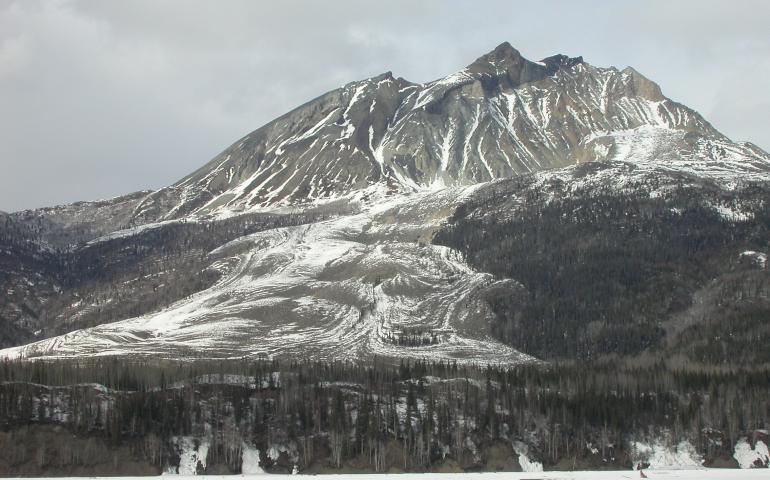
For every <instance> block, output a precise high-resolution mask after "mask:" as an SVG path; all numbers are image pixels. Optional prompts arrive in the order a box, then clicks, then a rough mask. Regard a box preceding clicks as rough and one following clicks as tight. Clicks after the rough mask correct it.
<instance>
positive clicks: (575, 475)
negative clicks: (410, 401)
mask: <svg viewBox="0 0 770 480" xmlns="http://www.w3.org/2000/svg"><path fill="white" fill-rule="evenodd" d="M644 474H645V475H646V476H647V478H659V479H690V480H696V479H698V480H699V479H714V480H716V479H719V480H733V479H736V480H743V479H760V478H761V479H767V478H770V470H767V469H763V468H762V469H750V470H738V469H712V470H645V472H644ZM265 476H269V477H270V478H275V479H282V478H297V476H294V475H274V474H263V475H206V478H207V479H209V480H226V479H231V478H233V477H241V478H249V477H254V478H256V477H260V478H261V477H265ZM173 477H174V478H175V479H179V480H189V479H193V478H196V477H195V476H192V475H190V476H187V475H174V476H173ZM308 477H312V478H314V479H317V480H361V479H362V478H364V477H366V480H393V479H398V480H428V479H436V480H461V479H462V480H466V479H467V480H537V479H544V480H545V479H550V480H561V479H563V480H573V479H574V480H579V479H583V480H590V479H597V480H615V479H627V478H628V479H631V478H643V477H641V475H640V473H639V472H636V471H580V472H529V473H528V472H497V473H402V474H370V475H363V474H341V475H309V476H308ZM69 478H80V477H69ZM83 478H85V477H83ZM89 478H92V479H98V480H108V479H111V478H121V479H123V480H144V479H147V478H150V477H89Z"/></svg>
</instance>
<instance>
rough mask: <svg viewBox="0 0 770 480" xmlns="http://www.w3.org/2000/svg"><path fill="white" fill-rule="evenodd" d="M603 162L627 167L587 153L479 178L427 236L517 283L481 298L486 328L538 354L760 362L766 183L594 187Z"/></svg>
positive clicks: (766, 335)
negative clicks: (488, 315) (559, 174)
mask: <svg viewBox="0 0 770 480" xmlns="http://www.w3.org/2000/svg"><path fill="white" fill-rule="evenodd" d="M606 173H609V174H610V175H613V176H616V178H617V176H620V175H621V174H622V173H623V172H622V171H618V170H617V169H616V168H614V167H612V166H610V165H607V164H585V165H581V166H579V167H577V168H576V169H575V171H574V172H573V175H574V179H573V181H572V182H563V181H561V180H560V179H559V178H554V179H549V177H548V176H547V175H546V176H545V180H544V181H541V180H540V179H538V177H534V176H527V177H520V178H517V179H510V180H503V181H500V182H497V183H494V184H491V185H488V186H485V187H483V188H481V189H479V190H478V191H477V192H476V193H475V195H474V196H473V197H471V198H470V199H469V200H467V201H466V202H465V203H463V204H462V205H460V206H459V207H458V208H457V210H456V212H455V214H454V216H453V218H451V219H450V221H449V224H448V225H447V226H446V227H445V228H444V229H442V230H441V231H440V232H439V233H438V234H437V235H436V237H435V239H434V241H435V242H436V243H439V244H441V245H447V246H450V247H452V248H456V249H458V250H460V251H461V252H463V253H464V255H465V259H466V260H467V261H468V262H469V263H470V264H471V265H473V266H474V267H475V268H478V269H480V270H482V271H486V272H491V273H493V274H494V275H495V276H496V277H498V278H500V279H511V280H513V281H514V282H513V283H512V284H509V288H506V289H499V290H497V291H495V292H492V293H491V294H489V295H488V297H487V300H488V301H489V302H490V304H491V305H492V308H493V310H494V311H495V314H496V320H495V322H494V327H493V330H494V333H495V335H496V336H497V337H498V338H500V339H501V340H503V341H504V342H506V343H508V344H509V345H511V346H513V347H515V348H517V349H519V350H522V351H524V352H526V353H529V354H531V355H534V356H536V357H539V358H544V359H582V360H589V359H596V358H601V357H603V356H608V355H617V356H620V357H626V358H630V357H636V358H642V359H644V358H647V359H657V360H660V359H679V360H680V361H685V362H695V363H698V364H703V365H735V366H746V365H768V364H770V350H769V349H768V348H767V345H768V342H770V324H768V322H767V319H768V318H770V271H769V270H768V268H767V264H766V258H767V256H766V253H765V252H768V251H770V204H768V202H767V199H768V198H770V188H769V187H768V186H767V184H766V183H756V184H752V183H751V182H750V181H747V182H746V183H745V184H743V185H741V186H739V187H737V188H734V189H732V190H726V189H724V188H722V186H721V185H718V184H715V183H711V182H706V181H699V182H696V183H694V182H693V180H692V178H687V177H683V178H681V179H679V180H678V181H676V182H671V180H670V179H667V178H666V177H664V176H660V175H654V176H648V177H647V178H643V179H642V180H643V181H641V182H639V183H635V184H633V185H632V186H631V187H626V188H623V189H620V188H616V187H612V186H605V185H603V184H599V185H598V186H597V184H596V179H597V178H601V176H602V175H603V174H606ZM581 181H582V182H583V183H581ZM592 181H593V183H592ZM662 186H665V187H666V190H665V194H663V195H661V194H660V193H659V189H660V188H661V187H662Z"/></svg>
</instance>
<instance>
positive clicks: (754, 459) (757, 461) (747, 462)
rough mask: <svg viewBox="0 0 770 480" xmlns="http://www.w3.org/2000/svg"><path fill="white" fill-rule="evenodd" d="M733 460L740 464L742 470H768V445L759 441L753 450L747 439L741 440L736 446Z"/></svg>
mask: <svg viewBox="0 0 770 480" xmlns="http://www.w3.org/2000/svg"><path fill="white" fill-rule="evenodd" d="M733 458H734V459H735V460H736V461H737V462H738V465H739V466H740V467H741V468H759V467H764V468H767V467H768V464H770V452H769V451H768V448H767V444H766V443H765V442H763V441H762V440H757V442H756V443H755V444H754V448H751V445H750V444H749V441H748V439H747V438H745V437H744V438H741V439H740V440H738V443H736V444H735V453H733Z"/></svg>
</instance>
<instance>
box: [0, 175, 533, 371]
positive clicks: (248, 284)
mask: <svg viewBox="0 0 770 480" xmlns="http://www.w3.org/2000/svg"><path fill="white" fill-rule="evenodd" d="M475 188H477V186H472V187H456V188H448V189H445V190H441V191H438V192H421V193H416V194H413V195H404V196H402V195H395V196H379V197H376V198H375V199H374V200H369V201H368V202H366V203H365V204H363V205H362V207H361V211H360V212H359V213H357V214H352V215H344V216H338V217H334V218H332V219H329V220H325V221H321V222H317V223H314V224H310V225H301V226H296V227H286V228H277V229H273V230H268V231H264V232H259V233H255V234H253V235H248V236H245V237H242V238H239V239H237V240H235V241H233V242H230V243H229V244H226V245H223V246H221V247H219V248H217V249H216V250H214V251H212V252H211V253H210V256H211V257H212V261H213V260H214V259H218V260H226V261H227V263H228V264H231V265H235V266H234V267H233V268H227V269H226V270H225V271H223V277H222V279H221V280H220V281H219V282H218V283H217V284H216V285H214V286H212V287H211V288H209V289H207V290H204V291H202V292H199V293H197V294H195V295H192V296H191V297H189V298H186V299H184V300H181V301H179V302H177V303H175V304H173V305H171V306H170V307H168V308H166V309H164V310H161V311H159V312H156V313H152V314H149V315H144V316H141V317H137V318H133V319H128V320H124V321H119V322H115V323H110V324H105V325H100V326H97V327H94V328H89V329H84V330H78V331H75V332H71V333H68V334H66V335H62V336H60V337H55V338H51V339H46V340H43V341H40V342H36V343H33V344H30V345H27V346H23V347H18V348H16V349H10V350H5V351H3V352H1V353H0V356H3V357H17V356H22V357H71V356H82V355H122V354H146V355H160V356H173V357H177V358H178V357H186V356H198V357H199V356H211V357H228V356H229V357H243V356H268V357H276V356H297V355H301V356H307V357H312V358H315V359H337V360H344V359H356V358H364V357H367V356H370V355H377V356H380V357H392V358H395V357H403V356H409V357H412V358H421V359H431V360H435V361H438V360H457V361H460V362H468V363H505V364H514V363H521V362H528V361H532V360H533V359H532V358H531V357H529V356H527V355H524V354H522V353H520V352H518V351H517V350H515V349H512V348H510V347H508V346H506V345H504V344H502V343H500V342H499V341H497V340H495V339H493V338H492V337H491V334H490V333H489V332H488V328H487V325H488V323H489V321H490V319H491V316H492V313H491V311H490V310H489V306H488V305H487V304H486V302H484V301H483V298H484V292H485V291H486V290H487V289H490V288H496V287H497V283H498V282H496V281H495V280H494V279H493V277H492V276H491V275H489V274H487V273H482V272H477V271H475V270H473V269H472V268H471V267H470V266H468V265H467V264H466V263H465V262H464V261H463V260H462V257H461V255H460V254H459V253H458V252H457V251H454V250H452V249H449V248H447V247H444V246H439V245H432V244H430V236H431V235H432V233H433V232H435V231H436V230H437V229H438V228H439V225H440V224H441V222H443V221H445V220H446V218H447V217H448V216H449V215H451V214H452V212H453V210H454V207H455V206H456V205H457V204H458V203H459V202H460V201H461V199H462V198H463V197H464V196H465V195H468V194H470V193H472V191H473V190H475ZM374 193H377V192H374ZM402 336H406V337H408V339H409V340H412V341H414V340H415V339H417V340H420V341H421V340H425V343H424V344H421V345H414V344H410V345H409V346H405V345H404V344H403V343H399V342H400V340H399V338H400V337H402Z"/></svg>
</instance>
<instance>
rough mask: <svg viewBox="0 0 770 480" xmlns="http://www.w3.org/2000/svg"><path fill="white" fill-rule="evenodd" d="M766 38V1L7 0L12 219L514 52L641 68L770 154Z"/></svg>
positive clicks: (182, 167) (2, 99) (158, 175)
mask: <svg viewBox="0 0 770 480" xmlns="http://www.w3.org/2000/svg"><path fill="white" fill-rule="evenodd" d="M535 3H543V4H544V5H540V6H536V5H533V4H535ZM768 25H770V1H766V0H757V1H738V0H732V1H729V2H727V1H708V0H692V1H683V0H679V1H672V0H660V1H646V2H645V1H641V2H618V1H616V0H612V1H579V2H578V1H563V2H557V1H553V2H532V1H530V0H528V1H526V2H513V1H499V2H498V1H447V0H444V1H416V0H407V1H398V0H388V1H376V2H368V1H362V0H357V1H303V2H299V1H287V0H273V1H272V2H267V1H251V0H217V1H214V0H211V1H192V0H178V1H165V0H120V1H101V0H100V1H88V0H83V1H80V0H58V1H37V0H18V1H16V0H0V210H5V211H14V210H19V209H23V208H31V207H39V206H46V205H53V204H58V203H66V202H72V201H77V200H95V199H99V198H107V197H112V196H116V195H120V194H124V193H129V192H132V191H136V190H141V189H154V188H158V187H162V186H164V185H168V184H170V183H173V182H174V181H176V180H178V179H179V178H181V177H183V176H184V175H186V174H187V173H189V172H191V171H192V170H194V169H196V168H197V167H199V166H201V165H202V164H204V163H205V162H206V161H208V160H209V159H210V158H211V157H213V156H214V155H216V154H217V153H219V152H220V151H221V150H223V149H224V148H226V147H227V146H228V145H229V144H231V143H232V142H234V141H235V140H236V139H238V138H239V137H240V136H242V135H244V134H246V133H248V132H249V131H251V130H254V129H256V128H257V127H259V126H260V125H262V124H264V123H266V122H268V121H270V120H271V119H273V118H275V117H276V116H278V115H280V114H282V113H285V112H286V111H288V110H290V109H292V108H294V107H296V106H297V105H299V104H301V103H303V102H305V101H307V100H309V99H311V98H314V97H316V96H318V95H319V94H321V93H323V92H325V91H328V90H331V89H333V88H336V87H338V86H340V85H342V84H344V83H347V82H349V81H352V80H356V79H361V78H365V77H369V76H372V75H376V74H379V73H382V72H385V71H388V70H391V71H393V74H394V75H396V76H402V77H405V78H407V79H409V80H411V81H416V82H426V81H429V80H433V79H435V78H438V77H441V76H443V75H446V74H448V73H450V72H452V71H455V70H458V69H460V68H461V67H463V66H465V65H467V64H469V63H470V62H471V61H473V60H474V59H475V58H476V57H478V56H480V55H482V54H484V53H486V52H487V51H489V50H492V49H493V48H494V47H495V46H496V45H498V44H499V43H501V42H503V41H509V42H510V43H511V44H512V45H513V46H514V47H516V48H518V49H519V50H520V51H521V53H522V54H523V55H524V56H525V57H527V58H530V59H532V60H539V59H540V58H543V57H545V56H548V55H552V54H554V53H564V54H567V55H571V56H577V55H583V57H584V58H585V60H586V61H587V62H589V63H591V64H594V65H598V66H609V65H615V66H617V67H621V68H622V67H625V66H627V65H631V66H633V67H634V68H636V69H637V70H639V71H640V72H642V73H643V74H645V75H646V76H648V77H650V78H651V79H653V80H655V81H656V82H657V83H659V84H660V85H661V87H662V89H663V92H664V93H665V94H666V95H667V96H669V97H670V98H672V99H674V100H677V101H680V102H682V103H684V104H686V105H688V106H690V107H692V108H695V109H696V110H698V111H699V112H700V113H702V114H703V115H704V116H705V117H706V118H707V119H708V120H709V121H711V122H712V123H713V124H714V125H715V126H716V127H717V128H718V129H720V130H721V131H722V132H724V133H726V134H727V135H728V136H730V137H731V138H733V139H735V140H750V141H752V142H754V143H756V144H758V145H760V146H761V147H763V148H765V149H770V92H769V90H768V87H769V86H770V34H768V28H770V27H768Z"/></svg>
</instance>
